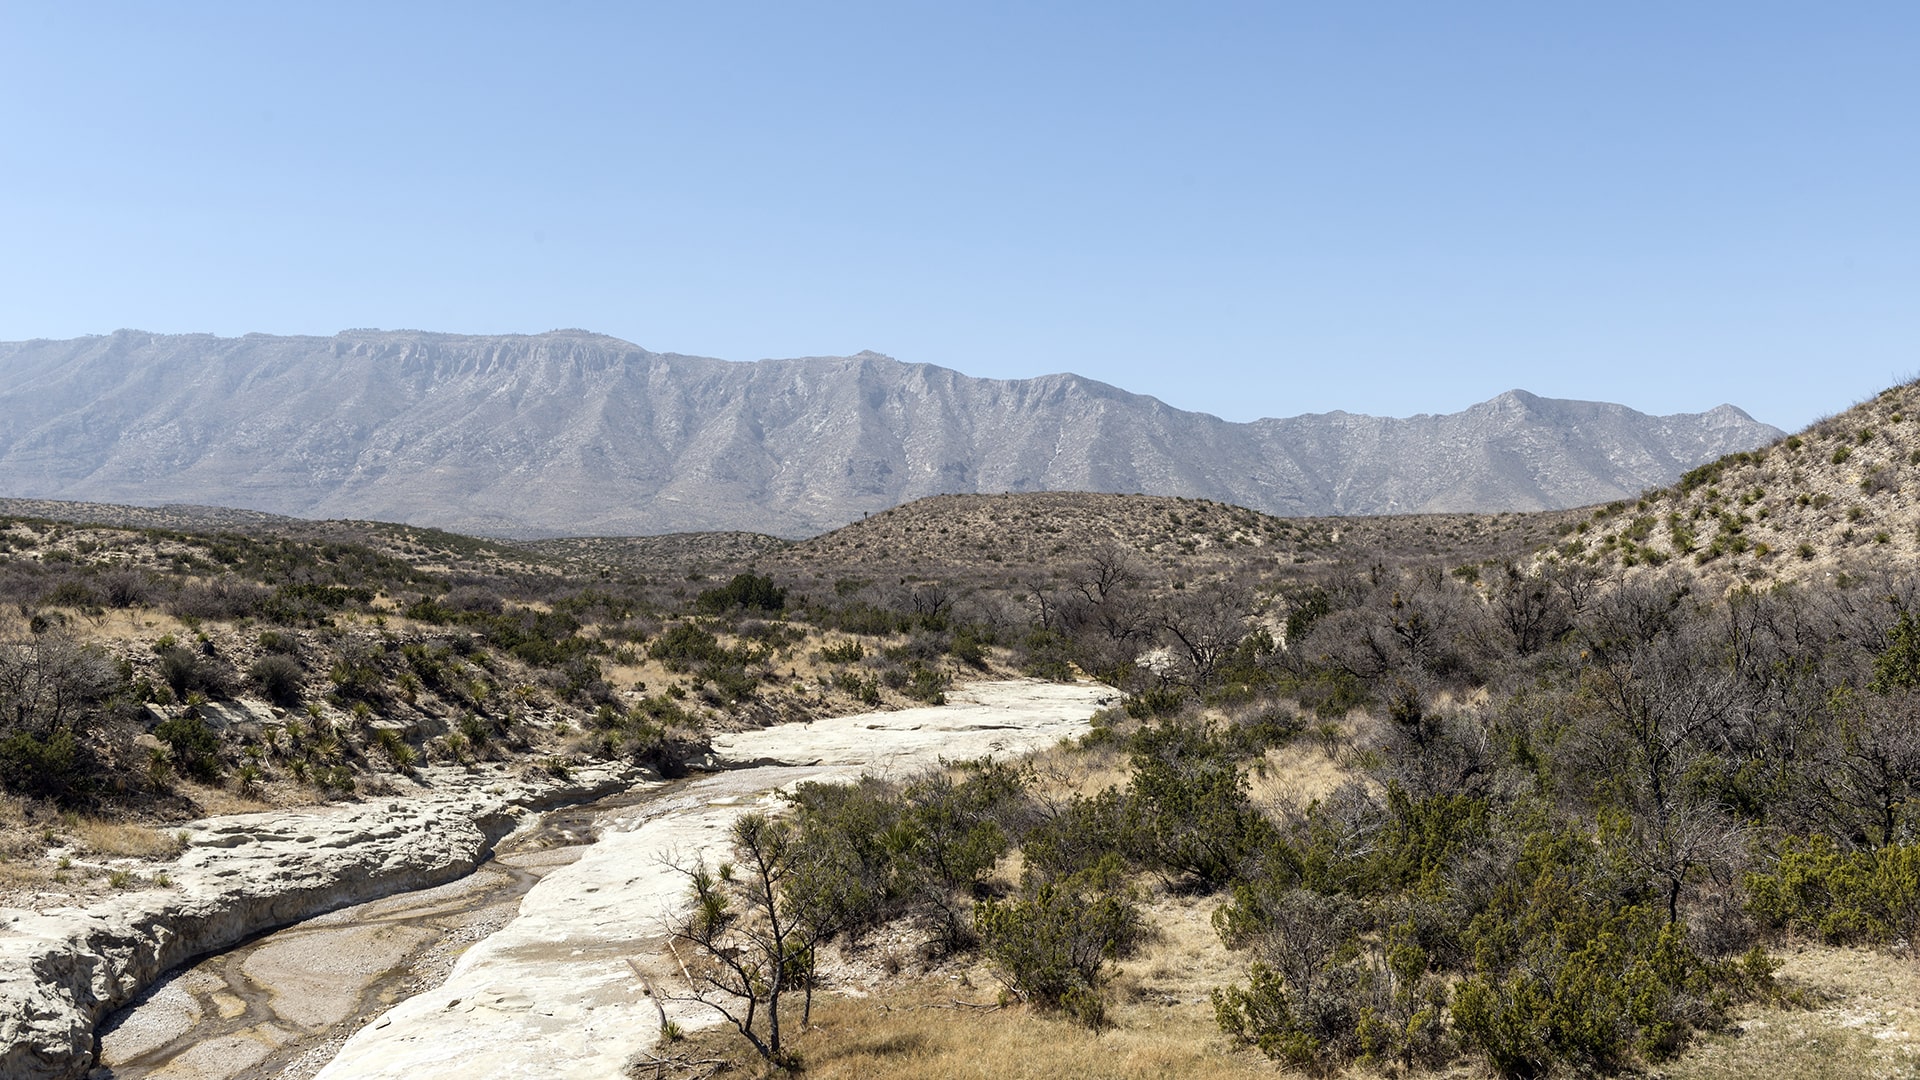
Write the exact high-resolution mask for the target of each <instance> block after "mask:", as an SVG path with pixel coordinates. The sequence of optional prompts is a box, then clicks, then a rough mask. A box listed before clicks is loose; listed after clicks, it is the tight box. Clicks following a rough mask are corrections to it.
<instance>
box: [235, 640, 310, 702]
mask: <svg viewBox="0 0 1920 1080" xmlns="http://www.w3.org/2000/svg"><path fill="white" fill-rule="evenodd" d="M247 677H248V678H250V679H252V680H253V684H254V685H255V686H257V687H259V688H260V693H261V694H263V695H265V696H266V699H267V700H268V701H271V702H273V703H274V704H275V705H279V706H282V707H285V708H289V709H291V708H294V707H295V706H298V705H299V704H300V685H301V683H302V682H303V681H304V680H305V678H306V672H305V671H303V670H302V669H301V667H300V661H298V660H295V659H294V658H293V657H291V656H288V655H286V654H284V653H269V654H267V655H266V656H262V657H261V658H260V659H258V660H255V661H254V662H253V666H252V667H249V668H248V669H247Z"/></svg>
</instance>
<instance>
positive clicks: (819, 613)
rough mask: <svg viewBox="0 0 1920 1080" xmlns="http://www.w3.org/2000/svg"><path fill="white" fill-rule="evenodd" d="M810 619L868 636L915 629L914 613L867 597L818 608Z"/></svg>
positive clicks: (831, 628) (821, 625)
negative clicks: (880, 604)
mask: <svg viewBox="0 0 1920 1080" xmlns="http://www.w3.org/2000/svg"><path fill="white" fill-rule="evenodd" d="M811 619H812V621H813V623H814V625H816V626H819V627H820V628H821V629H823V630H838V631H840V632H841V633H846V634H860V635H863V636H866V637H887V636H889V635H891V634H900V633H906V632H907V631H908V630H911V629H913V616H911V615H901V614H898V613H896V612H892V611H888V610H887V609H886V608H882V607H876V606H874V605H873V604H870V603H867V602H865V601H858V602H855V603H851V604H846V605H843V606H841V607H838V608H826V609H820V610H816V611H814V612H813V613H812V614H811Z"/></svg>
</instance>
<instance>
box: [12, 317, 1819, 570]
mask: <svg viewBox="0 0 1920 1080" xmlns="http://www.w3.org/2000/svg"><path fill="white" fill-rule="evenodd" d="M1780 435H1781V432H1779V431H1778V430H1777V429H1775V428H1772V427H1769V426H1767V425H1765V424H1761V423H1758V422H1756V421H1754V420H1753V419H1752V418H1751V417H1748V416H1747V415H1746V414H1745V413H1743V412H1741V411H1740V410H1738V409H1736V408H1733V407H1732V406H1725V405H1723V406H1721V407H1720V408H1717V409H1714V410H1712V411H1710V412H1706V413H1699V414H1685V415H1676V416H1666V417H1656V416H1648V415H1645V414H1643V413H1638V412H1635V411H1633V410H1631V409H1628V408H1625V407H1624V406H1619V405H1607V404H1599V403H1593V402H1578V401H1556V400H1549V399H1543V398H1538V397H1535V396H1533V395H1531V394H1527V393H1524V392H1521V391H1512V392H1509V393H1507V394H1503V395H1501V396H1500V397H1497V398H1495V399H1493V400H1492V401H1489V402H1486V403H1484V404H1481V405H1476V406H1474V407H1472V408H1470V409H1467V410H1465V411H1463V412H1459V413H1452V414H1448V415H1444V416H1416V417H1412V418H1410V419H1384V418H1379V417H1370V416H1357V415H1351V414H1347V413H1338V412H1336V413H1328V414H1323V415H1309V416H1298V417H1293V418H1289V419H1270V420H1260V421H1256V422H1254V423H1251V424H1236V423H1229V422H1227V421H1224V420H1221V419H1219V418H1217V417H1213V416H1208V415H1206V414H1202V413H1191V412H1183V411H1181V410H1178V409H1174V408H1171V407H1169V406H1167V405H1166V404H1164V403H1162V402H1160V401H1157V400H1155V399H1153V398H1150V397H1143V396H1140V395H1137V394H1129V393H1126V392H1125V391H1122V390H1119V389H1117V388H1115V387H1112V386H1108V385H1106V384H1104V383H1099V382H1094V381H1092V380H1090V379H1083V378H1080V377H1079V376H1075V375H1048V376H1044V377H1041V378H1035V379H1019V380H996V379H975V378H970V377H968V376H966V375H963V374H960V373H959V372H956V371H950V370H947V369H944V368H938V367H932V366H929V365H925V364H905V363H900V362H898V361H895V360H892V359H889V358H887V357H884V356H881V355H878V354H876V353H860V354H858V355H856V356H847V357H813V358H806V359H796V360H762V361H759V362H756V363H730V362H727V361H722V360H712V359H705V358H701V357H690V356H678V355H672V354H661V353H653V352H648V351H647V350H645V349H642V348H640V347H638V346H636V345H632V344H629V343H627V342H624V341H620V340H618V339H615V338H609V337H605V336H601V335H597V334H589V333H586V332H583V331H556V332H553V333H549V334H540V335H535V336H502V337H468V336H458V335H450V334H428V333H418V332H412V331H405V332H380V331H348V332H346V333H342V334H339V335H336V336H334V337H331V338H310V337H271V336H267V335H261V334H252V335H248V336H246V337H241V338H216V337H211V336H206V335H174V336H163V335H154V334H146V333H140V332H136V331H121V332H119V333H116V334H112V335H110V336H105V337H89V338H80V339H76V340H72V341H30V342H16V343H10V344H0V495H10V496H26V497H45V498H61V499H83V500H95V501H101V502H122V503H146V504H152V503H163V502H198V503H218V504H224V505H231V506H238V507H245V508H251V509H259V510H268V511H272V512H276V513H283V514H292V515H297V516H302V517H359V518H376V519H382V520H395V521H407V522H413V523H417V524H423V525H436V526H441V527H445V528H452V529H457V530H463V531H468V532H481V533H496V534H506V535H556V534H595V533H598V534H621V533H627V534H645V533H661V532H674V531H683V530H722V529H745V530H754V531H759V532H770V533H775V534H780V535H787V536H802V535H808V534H812V533H815V532H820V531H823V530H825V529H829V528H832V527H835V526H837V525H841V524H844V523H846V522H847V521H849V520H853V519H857V518H858V517H859V516H860V515H861V513H862V512H869V511H874V510H880V509H884V508H886V507H889V506H894V505H896V504H899V503H901V502H905V501H907V500H911V499H915V498H919V497H921V496H925V495H934V494H941V493H958V492H999V491H1040V490H1078V491H1105V492H1142V493H1147V494H1163V495H1187V496H1198V497H1205V498H1211V499H1217V500H1220V501H1224V502H1232V503H1238V504H1241V505H1244V506H1249V507H1253V508H1255V509H1259V510H1265V511H1268V512H1270V513H1281V514H1370V513H1387V512H1406V511H1424V510H1532V509H1545V508H1555V507H1566V506H1577V505H1582V504H1585V503H1592V502H1600V501H1604V500H1607V499H1613V498H1619V497H1622V496H1626V495H1631V494H1635V493H1638V492H1639V491H1641V490H1642V489H1644V488H1647V487H1650V486H1655V485H1660V484H1665V483H1669V482H1671V481H1672V480H1674V479H1675V478H1676V477H1677V476H1678V475H1679V474H1680V473H1681V472H1682V471H1684V470H1685V469H1687V468H1689V467H1691V466H1693V465H1696V464H1699V463H1701V462H1703V461H1707V460H1710V459H1713V458H1715V457H1718V456H1720V455H1722V454H1725V453H1730V452H1733V451H1736V450H1743V449H1748V448H1751V447H1754V446H1757V445H1760V444H1762V443H1765V442H1768V441H1770V440H1772V439H1775V438H1778V437H1779V436H1780Z"/></svg>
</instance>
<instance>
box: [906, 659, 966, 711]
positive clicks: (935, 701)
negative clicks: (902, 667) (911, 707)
mask: <svg viewBox="0 0 1920 1080" xmlns="http://www.w3.org/2000/svg"><path fill="white" fill-rule="evenodd" d="M952 682H953V678H952V677H951V676H949V675H948V674H947V673H946V672H943V671H939V670H936V669H934V668H930V667H926V666H924V665H921V664H919V663H915V664H914V665H913V666H912V667H911V668H909V669H908V671H907V681H906V684H905V685H904V686H901V687H900V688H899V689H900V692H901V693H903V694H905V695H907V696H908V697H910V698H912V699H913V700H915V701H920V702H924V703H926V704H928V705H945V704H946V703H947V687H948V686H949V685H950V684H951V683H952Z"/></svg>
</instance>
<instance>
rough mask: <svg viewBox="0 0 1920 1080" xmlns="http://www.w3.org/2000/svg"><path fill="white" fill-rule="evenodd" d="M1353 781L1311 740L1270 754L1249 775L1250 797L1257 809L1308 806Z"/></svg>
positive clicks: (1273, 750) (1346, 771)
mask: <svg viewBox="0 0 1920 1080" xmlns="http://www.w3.org/2000/svg"><path fill="white" fill-rule="evenodd" d="M1353 778H1354V773H1353V772H1352V770H1350V769H1348V768H1347V767H1346V766H1345V765H1343V764H1341V762H1340V761H1339V759H1338V758H1337V757H1336V756H1335V755H1332V754H1329V753H1327V751H1326V749H1325V748H1324V747H1322V746H1320V745H1319V744H1317V743H1315V742H1313V741H1312V740H1309V739H1296V740H1295V741H1293V742H1291V743H1288V744H1287V745H1285V746H1279V747H1275V748H1274V749H1272V750H1269V751H1267V753H1266V756H1264V757H1263V758H1261V759H1260V760H1259V761H1258V762H1256V763H1255V764H1254V766H1253V768H1252V770H1251V771H1250V773H1249V781H1248V785H1247V788H1248V795H1249V796H1250V797H1251V798H1252V799H1253V802H1254V805H1256V806H1269V805H1275V804H1292V805H1295V806H1306V805H1307V804H1308V803H1311V802H1313V801H1314V800H1315V799H1324V798H1326V797H1327V796H1328V795H1330V794H1332V793H1333V790H1334V789H1335V788H1337V787H1339V786H1340V785H1341V784H1344V783H1346V782H1347V781H1348V780H1351V779H1353Z"/></svg>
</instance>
